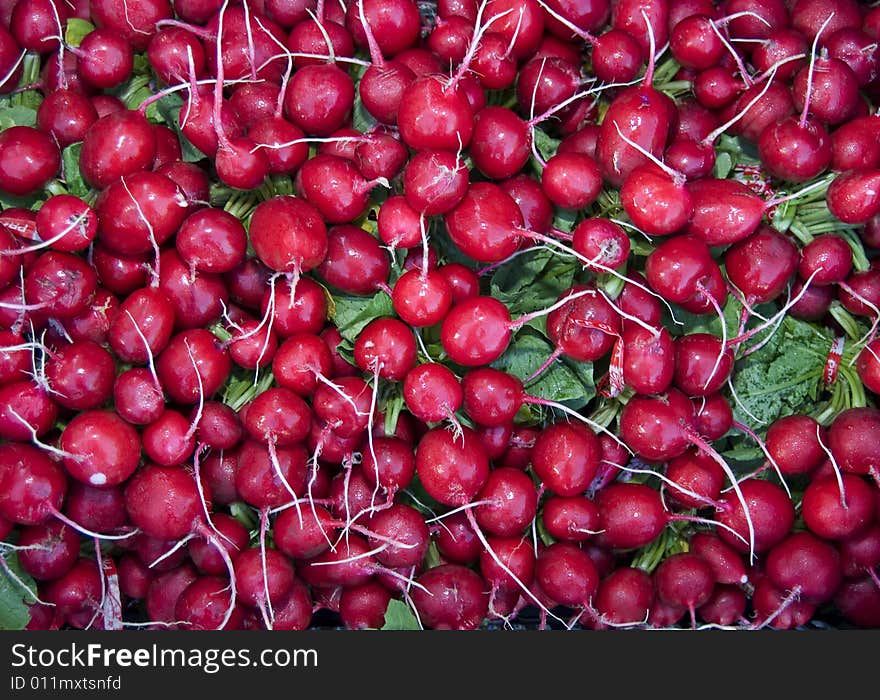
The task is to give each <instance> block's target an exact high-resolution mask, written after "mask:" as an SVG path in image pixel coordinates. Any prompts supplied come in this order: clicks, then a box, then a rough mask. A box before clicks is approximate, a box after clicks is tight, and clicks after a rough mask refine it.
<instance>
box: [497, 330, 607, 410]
mask: <svg viewBox="0 0 880 700" xmlns="http://www.w3.org/2000/svg"><path fill="white" fill-rule="evenodd" d="M553 350H554V348H553V345H551V343H550V341H549V340H547V339H545V338H543V337H542V336H541V335H539V334H538V332H537V331H536V330H534V329H532V328H524V329H523V330H522V331H520V333H519V334H518V335H517V336H516V338H515V339H514V341H513V342H512V343H511V344H510V347H508V348H507V350H506V351H505V352H504V354H503V355H502V356H501V357H499V358H498V359H497V360H496V361H495V362H493V363H492V366H493V367H495V368H496V369H500V370H503V371H505V372H508V373H510V374H512V375H514V376H515V377H518V378H519V379H521V380H523V381H525V380H526V378H528V377H529V376H531V375H532V374H533V373H534V372H535V371H536V370H537V369H538V368H539V367H540V366H541V365H542V364H543V363H544V362H545V361H546V360H547V359H548V358H549V357H550V355H551V354H553ZM525 388H526V389H527V390H528V391H529V393H531V394H533V395H535V396H539V397H541V398H542V399H548V400H550V401H558V402H564V403H565V404H566V406H568V407H570V408H582V407H583V406H586V404H587V403H588V402H589V401H590V399H592V398H593V397H594V396H595V395H596V386H595V383H594V381H593V366H592V365H591V364H590V363H588V362H577V361H575V360H561V359H560V360H557V361H556V362H554V363H553V364H552V365H551V366H550V367H549V368H547V369H546V370H544V372H543V373H542V374H541V375H540V376H539V377H537V378H536V379H534V380H532V381H531V382H529V383H527V384H525Z"/></svg>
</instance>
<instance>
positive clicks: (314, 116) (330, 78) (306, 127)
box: [284, 63, 354, 136]
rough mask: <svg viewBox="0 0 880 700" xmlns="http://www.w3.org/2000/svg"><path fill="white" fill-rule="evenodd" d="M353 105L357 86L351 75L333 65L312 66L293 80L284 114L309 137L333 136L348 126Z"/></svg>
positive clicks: (290, 83) (286, 98)
mask: <svg viewBox="0 0 880 700" xmlns="http://www.w3.org/2000/svg"><path fill="white" fill-rule="evenodd" d="M331 88H332V89H331ZM353 104H354V84H353V83H352V81H351V78H349V77H348V74H347V73H345V72H344V71H343V70H342V69H341V68H338V67H337V66H334V65H333V64H329V63H327V64H317V65H308V66H303V67H302V68H300V69H299V70H297V71H295V72H294V74H293V76H292V77H291V79H290V82H289V83H288V85H287V92H286V93H285V97H284V113H285V116H287V118H288V119H290V121H292V122H293V123H294V124H296V125H297V126H298V127H299V128H300V129H302V130H303V131H304V132H306V133H307V134H309V135H313V136H329V135H330V134H332V133H333V132H334V131H336V130H337V129H339V128H340V127H342V126H343V125H344V124H345V123H346V121H347V120H348V118H349V116H350V114H351V109H352V105H353Z"/></svg>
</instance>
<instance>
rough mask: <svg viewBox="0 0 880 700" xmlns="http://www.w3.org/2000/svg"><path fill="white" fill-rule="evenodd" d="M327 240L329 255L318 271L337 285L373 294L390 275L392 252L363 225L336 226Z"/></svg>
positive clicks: (340, 287) (349, 289) (350, 292)
mask: <svg viewBox="0 0 880 700" xmlns="http://www.w3.org/2000/svg"><path fill="white" fill-rule="evenodd" d="M327 243H328V245H327V255H326V257H325V258H324V261H323V262H322V263H321V265H320V266H319V267H318V268H317V272H318V274H320V275H321V277H323V278H324V280H325V281H327V282H328V283H329V284H331V285H332V286H334V287H336V288H337V289H341V290H342V291H344V292H347V293H349V294H370V293H372V292H374V291H375V290H376V288H377V286H378V285H379V284H381V283H384V282H385V280H386V279H387V278H388V272H389V270H390V267H391V263H390V261H389V259H388V254H387V253H386V252H385V251H384V250H383V249H382V247H381V246H380V244H379V241H378V240H376V238H374V237H373V236H371V235H370V234H369V233H367V232H366V231H364V230H363V229H362V228H360V227H359V226H353V225H341V226H334V227H333V228H332V229H330V231H329V232H328V237H327Z"/></svg>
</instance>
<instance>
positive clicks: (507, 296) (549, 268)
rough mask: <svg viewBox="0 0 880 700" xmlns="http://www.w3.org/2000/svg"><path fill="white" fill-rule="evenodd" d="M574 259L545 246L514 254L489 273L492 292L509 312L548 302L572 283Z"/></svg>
mask: <svg viewBox="0 0 880 700" xmlns="http://www.w3.org/2000/svg"><path fill="white" fill-rule="evenodd" d="M576 271H577V265H576V263H575V262H574V261H573V260H571V259H567V258H563V257H561V256H559V255H558V254H557V253H555V252H553V251H551V250H547V249H546V248H536V249H533V250H530V251H528V252H525V253H523V254H522V255H518V256H517V257H515V258H514V259H513V260H511V261H510V262H507V263H505V264H503V265H501V266H500V267H498V269H497V270H495V272H494V273H493V275H492V281H491V284H490V287H491V293H492V296H493V297H495V298H496V299H498V300H499V301H501V302H503V303H504V304H505V305H506V306H507V308H508V309H509V310H510V313H511V314H512V315H513V316H518V315H521V314H526V313H531V312H533V311H539V310H541V309H546V308H547V307H549V306H552V305H553V303H555V302H556V300H557V299H558V298H559V296H560V295H561V294H562V293H563V292H565V291H566V290H568V289H569V288H570V287H571V285H572V284H573V283H574V275H575V272H576Z"/></svg>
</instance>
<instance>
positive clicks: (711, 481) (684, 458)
mask: <svg viewBox="0 0 880 700" xmlns="http://www.w3.org/2000/svg"><path fill="white" fill-rule="evenodd" d="M666 477H667V478H668V479H669V480H670V481H672V482H673V483H675V484H678V485H679V486H681V487H682V488H685V489H687V490H688V491H690V492H692V493H695V494H697V495H699V496H701V497H702V498H695V497H693V496H690V495H688V494H686V493H684V492H683V491H679V489H677V488H676V487H675V486H671V485H670V486H669V496H670V498H671V499H672V500H673V502H675V503H679V504H681V505H683V506H684V507H686V508H705V507H706V506H707V505H709V502H711V501H714V500H716V499H717V498H718V496H720V495H721V489H722V488H723V487H724V484H725V475H724V471H723V470H722V469H721V467H720V466H719V465H718V463H717V462H715V460H713V459H712V458H711V457H709V456H708V455H706V454H704V453H702V452H697V451H696V450H694V449H690V450H688V451H687V452H685V453H684V454H681V455H679V456H678V457H673V458H672V459H671V460H669V463H668V464H667V465H666Z"/></svg>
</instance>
